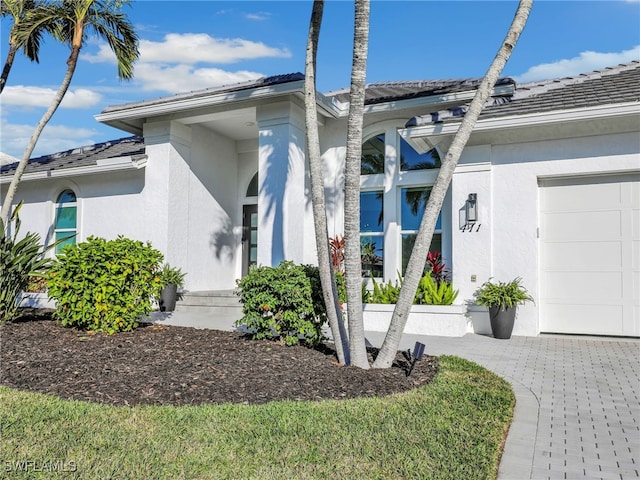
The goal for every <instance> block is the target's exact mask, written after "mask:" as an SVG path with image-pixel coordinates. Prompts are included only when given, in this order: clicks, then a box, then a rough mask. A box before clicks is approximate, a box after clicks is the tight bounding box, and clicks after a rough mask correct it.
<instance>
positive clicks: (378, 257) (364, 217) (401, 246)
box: [360, 123, 450, 281]
mask: <svg viewBox="0 0 640 480" xmlns="http://www.w3.org/2000/svg"><path fill="white" fill-rule="evenodd" d="M360 165H361V167H360V173H361V177H360V182H361V183H360V185H361V192H360V243H361V258H362V274H363V276H364V277H369V276H373V277H376V278H383V279H384V280H385V281H386V280H391V281H394V280H396V279H397V276H398V274H400V275H404V272H405V270H406V266H407V263H408V262H409V257H410V256H411V251H412V249H413V245H414V244H415V240H416V235H417V233H418V230H419V228H420V222H421V220H422V216H423V213H424V211H425V207H426V204H427V200H428V199H429V194H430V193H431V188H432V185H433V183H434V182H435V180H436V177H437V174H438V171H437V170H438V169H439V168H440V165H441V161H440V156H439V154H438V151H437V150H436V149H432V150H431V151H429V152H427V153H425V154H418V153H417V152H416V151H415V150H414V149H413V148H412V147H411V146H410V145H409V143H407V142H406V141H405V140H404V139H403V138H401V137H400V136H399V135H398V133H397V126H396V125H393V124H391V123H390V124H389V125H388V127H387V128H386V129H385V130H384V132H377V133H374V135H373V136H372V137H368V139H367V140H366V141H365V142H364V143H363V144H362V157H361V164H360ZM447 211H448V210H447ZM449 215H450V214H449ZM449 222H450V216H446V220H445V224H446V225H447V226H448V225H450V223H449ZM442 225H443V218H442V215H439V216H438V221H437V225H436V229H435V232H434V235H433V239H432V242H431V247H430V250H432V251H435V250H438V251H440V252H442V250H443V248H444V250H445V252H443V255H444V256H445V258H446V254H447V250H448V246H447V245H448V244H447V243H446V241H445V240H446V239H447V238H448V237H447V233H446V232H443V228H442ZM443 236H444V240H443Z"/></svg>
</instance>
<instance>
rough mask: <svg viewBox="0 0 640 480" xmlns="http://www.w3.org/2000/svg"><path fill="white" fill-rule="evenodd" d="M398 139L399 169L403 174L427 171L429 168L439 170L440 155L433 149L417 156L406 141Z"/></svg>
mask: <svg viewBox="0 0 640 480" xmlns="http://www.w3.org/2000/svg"><path fill="white" fill-rule="evenodd" d="M399 138H400V169H401V170H402V171H403V172H406V171H410V170H427V169H430V168H440V155H438V151H437V150H436V149H435V148H432V149H431V150H429V151H428V152H427V153H422V154H419V153H418V152H416V151H415V150H414V149H413V148H411V145H409V144H408V143H407V141H406V140H405V139H404V138H402V137H399Z"/></svg>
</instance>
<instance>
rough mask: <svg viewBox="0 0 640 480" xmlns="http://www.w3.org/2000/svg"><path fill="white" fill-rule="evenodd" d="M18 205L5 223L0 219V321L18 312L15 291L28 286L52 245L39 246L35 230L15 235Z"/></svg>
mask: <svg viewBox="0 0 640 480" xmlns="http://www.w3.org/2000/svg"><path fill="white" fill-rule="evenodd" d="M21 206H22V203H21V204H20V205H18V207H17V208H16V209H15V210H14V212H13V215H11V219H10V221H9V223H8V225H6V226H5V224H4V222H3V221H2V219H0V325H1V324H3V323H4V322H10V321H12V320H15V318H16V317H17V316H18V312H19V310H18V307H19V305H18V301H17V300H18V295H20V292H22V291H26V290H27V289H28V286H29V283H30V282H31V280H32V278H33V277H35V276H37V275H42V274H43V272H44V271H45V269H46V267H47V265H48V264H49V262H50V260H49V259H48V258H45V257H44V254H45V253H46V252H47V250H49V249H50V248H52V247H53V245H52V246H50V247H48V248H43V247H42V246H41V245H40V235H38V234H37V233H32V232H28V233H27V234H26V235H25V236H24V237H22V238H20V239H19V238H18V235H19V233H20V218H19V215H18V212H19V211H20V208H21ZM12 222H13V225H14V228H13V234H10V233H9V230H10V226H11V223H12Z"/></svg>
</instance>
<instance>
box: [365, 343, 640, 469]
mask: <svg viewBox="0 0 640 480" xmlns="http://www.w3.org/2000/svg"><path fill="white" fill-rule="evenodd" d="M367 338H368V340H369V341H370V342H371V344H372V345H376V346H377V345H379V344H380V342H381V340H382V335H380V334H371V333H370V334H368V335H367ZM416 340H419V341H421V342H422V343H425V345H426V349H425V351H426V352H427V353H429V354H431V355H443V354H446V355H457V356H459V357H463V358H466V359H469V360H472V361H474V362H476V363H478V364H480V365H482V366H484V367H486V368H488V369H489V370H491V371H493V372H495V373H497V374H498V375H500V376H501V377H503V378H504V379H505V380H507V381H509V382H510V383H511V385H512V386H513V389H514V392H515V395H516V409H515V415H514V420H513V423H512V425H511V429H510V431H509V435H508V437H507V443H506V445H505V450H504V454H503V456H502V461H501V463H500V471H499V474H498V479H499V480H521V479H550V480H556V479H577V478H585V479H618V480H627V479H637V478H640V340H637V339H615V338H596V337H576V336H560V335H541V336H538V337H512V338H511V339H509V340H498V339H494V338H492V337H485V336H480V335H473V334H468V335H466V336H464V337H462V338H451V337H422V338H418V337H412V336H405V337H404V338H403V342H402V345H401V348H403V349H406V348H413V345H414V344H415V342H416Z"/></svg>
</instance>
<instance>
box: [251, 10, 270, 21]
mask: <svg viewBox="0 0 640 480" xmlns="http://www.w3.org/2000/svg"><path fill="white" fill-rule="evenodd" d="M245 18H246V19H248V20H257V21H259V22H262V21H264V20H268V19H269V18H271V14H270V13H268V12H254V13H246V14H245Z"/></svg>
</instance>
